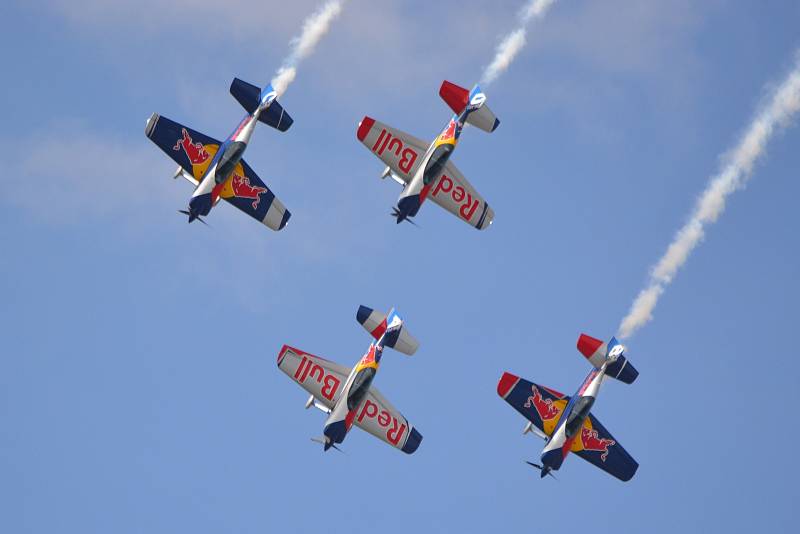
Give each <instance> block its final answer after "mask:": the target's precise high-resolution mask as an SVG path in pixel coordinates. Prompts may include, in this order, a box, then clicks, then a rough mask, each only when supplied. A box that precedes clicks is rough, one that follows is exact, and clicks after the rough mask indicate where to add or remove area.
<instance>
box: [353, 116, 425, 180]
mask: <svg viewBox="0 0 800 534" xmlns="http://www.w3.org/2000/svg"><path fill="white" fill-rule="evenodd" d="M356 135H357V137H358V140H359V141H361V142H362V143H363V144H364V146H365V147H367V148H368V149H370V150H371V151H372V153H373V154H375V155H376V156H378V158H380V160H381V161H383V162H384V163H385V164H386V165H387V166H388V167H389V168H390V169H391V170H392V173H393V174H394V175H395V176H397V177H398V178H400V179H401V180H403V181H404V182H405V183H406V184H407V183H408V182H410V181H411V179H412V178H413V177H414V173H415V172H416V171H417V167H419V164H420V161H421V159H422V156H423V155H424V154H425V152H426V151H427V150H428V145H429V143H426V142H425V141H422V140H421V139H417V138H416V137H414V136H413V135H411V134H407V133H405V132H403V131H401V130H398V129H397V128H392V127H391V126H388V125H386V124H384V123H382V122H379V121H376V120H375V119H373V118H371V117H364V118H363V119H361V122H360V123H359V124H358V131H357V132H356Z"/></svg>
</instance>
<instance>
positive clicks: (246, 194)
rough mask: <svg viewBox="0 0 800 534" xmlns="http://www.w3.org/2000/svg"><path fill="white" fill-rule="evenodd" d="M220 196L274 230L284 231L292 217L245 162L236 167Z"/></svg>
mask: <svg viewBox="0 0 800 534" xmlns="http://www.w3.org/2000/svg"><path fill="white" fill-rule="evenodd" d="M220 196H221V197H222V198H224V199H225V200H227V201H228V202H230V203H231V204H233V205H234V206H236V207H237V208H239V209H240V210H242V211H243V212H245V213H246V214H248V215H249V216H251V217H252V218H254V219H256V220H257V221H260V222H262V223H264V224H265V225H266V226H268V227H269V228H271V229H273V230H282V229H283V227H284V226H286V223H287V222H288V221H289V217H291V216H292V214H291V213H290V212H289V210H287V209H286V206H284V205H283V202H281V201H280V200H279V199H278V197H276V196H275V193H273V192H272V191H270V189H269V187H267V184H265V183H264V182H263V181H262V180H261V178H259V177H258V175H257V174H256V173H255V171H254V170H253V169H251V168H250V165H248V164H247V162H246V161H245V160H241V161H240V162H239V164H238V165H236V167H235V169H234V171H233V174H232V175H231V177H230V178H228V181H227V182H226V183H225V185H224V186H223V187H222V192H221V193H220Z"/></svg>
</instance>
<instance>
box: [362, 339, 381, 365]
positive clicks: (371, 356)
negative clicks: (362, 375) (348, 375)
mask: <svg viewBox="0 0 800 534" xmlns="http://www.w3.org/2000/svg"><path fill="white" fill-rule="evenodd" d="M376 353H377V350H376V348H375V345H370V346H369V350H368V351H367V353H366V354H365V355H364V357H363V358H361V361H360V362H359V364H358V366H359V367H370V366H372V367H375V368H377V367H378V366H377V365H376V362H377V361H378V359H379V358H378V357H377V354H376Z"/></svg>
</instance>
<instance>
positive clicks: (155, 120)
mask: <svg viewBox="0 0 800 534" xmlns="http://www.w3.org/2000/svg"><path fill="white" fill-rule="evenodd" d="M145 134H146V135H147V137H149V138H150V140H151V141H153V142H154V143H155V144H156V145H158V147H159V148H160V149H161V150H163V151H164V153H165V154H167V155H168V156H169V157H171V158H172V159H173V160H174V161H175V163H177V164H178V165H180V166H181V168H182V169H183V170H184V171H185V172H183V173H182V176H183V177H184V178H186V179H187V180H188V181H189V182H191V183H192V184H194V185H195V187H196V186H197V185H198V184H199V183H200V180H201V179H202V178H203V176H204V175H205V173H206V171H207V170H208V166H209V165H211V162H212V161H213V159H214V156H215V155H216V153H217V150H219V146H220V144H221V143H220V142H219V141H217V140H216V139H214V138H213V137H209V136H207V135H205V134H202V133H200V132H198V131H196V130H192V129H191V128H188V127H186V126H184V125H182V124H180V123H177V122H175V121H173V120H170V119H168V118H166V117H162V116H160V115H158V114H157V113H153V115H151V116H150V118H149V119H148V120H147V126H146V128H145ZM220 196H221V197H222V198H224V199H225V200H227V201H228V202H230V203H231V204H233V205H234V206H236V207H237V208H239V209H240V210H242V211H243V212H245V213H246V214H248V215H249V216H251V217H253V218H254V219H256V220H257V221H260V222H262V223H264V224H265V225H266V226H268V227H269V228H271V229H273V230H281V229H282V228H283V227H284V226H286V223H287V222H288V220H289V217H291V213H290V212H289V211H288V210H287V209H286V207H285V206H284V205H283V203H282V202H281V201H280V200H278V198H277V197H276V196H275V194H274V193H273V192H272V191H270V189H269V188H268V187H267V185H266V184H265V183H264V182H263V181H262V180H261V178H259V177H258V175H257V174H256V173H255V171H253V169H251V168H250V166H249V165H248V164H247V162H246V161H244V160H242V161H241V162H240V164H239V165H237V166H236V168H235V169H234V171H233V174H232V175H231V177H230V178H228V182H227V183H226V184H225V185H224V186H223V188H222V191H221V195H220Z"/></svg>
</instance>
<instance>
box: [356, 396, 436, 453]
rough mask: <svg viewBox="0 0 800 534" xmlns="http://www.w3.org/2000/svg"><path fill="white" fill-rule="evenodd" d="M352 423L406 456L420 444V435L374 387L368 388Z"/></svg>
mask: <svg viewBox="0 0 800 534" xmlns="http://www.w3.org/2000/svg"><path fill="white" fill-rule="evenodd" d="M353 423H354V424H355V425H356V426H357V427H359V428H361V429H363V430H366V431H367V432H369V433H370V434H372V435H373V436H375V437H376V438H379V439H381V440H383V441H385V442H386V443H388V444H389V445H391V446H393V447H395V448H397V449H400V450H401V451H403V452H404V453H406V454H412V453H413V452H414V451H416V450H417V447H419V444H420V442H422V434H420V433H419V432H418V431H417V429H416V428H414V427H413V426H412V425H411V423H409V422H408V419H406V418H405V417H404V416H403V414H401V413H400V412H399V411H397V409H396V408H395V407H394V406H392V405H391V403H390V402H389V401H388V400H386V398H385V397H384V396H383V395H381V393H380V391H378V390H377V389H376V388H374V387H371V388H369V392H368V393H367V397H366V398H365V399H364V400H363V401H362V402H361V406H359V407H358V410H357V411H356V416H355V419H354V420H353Z"/></svg>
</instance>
